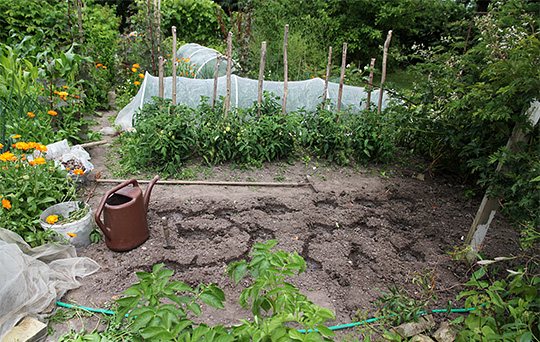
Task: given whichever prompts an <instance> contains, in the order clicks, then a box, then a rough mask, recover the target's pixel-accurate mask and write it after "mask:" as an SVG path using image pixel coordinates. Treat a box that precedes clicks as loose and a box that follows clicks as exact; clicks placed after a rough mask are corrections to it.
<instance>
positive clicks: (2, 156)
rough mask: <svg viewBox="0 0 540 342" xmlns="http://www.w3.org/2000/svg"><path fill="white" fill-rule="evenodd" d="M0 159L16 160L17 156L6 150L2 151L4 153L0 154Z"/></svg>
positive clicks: (6, 160)
mask: <svg viewBox="0 0 540 342" xmlns="http://www.w3.org/2000/svg"><path fill="white" fill-rule="evenodd" d="M0 160H2V161H5V162H8V161H15V160H17V157H15V155H14V154H13V153H11V152H9V151H7V152H4V153H2V154H0Z"/></svg>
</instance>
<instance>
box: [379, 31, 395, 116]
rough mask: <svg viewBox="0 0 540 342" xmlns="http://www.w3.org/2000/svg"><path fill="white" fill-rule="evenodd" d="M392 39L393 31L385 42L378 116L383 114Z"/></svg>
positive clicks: (389, 32)
mask: <svg viewBox="0 0 540 342" xmlns="http://www.w3.org/2000/svg"><path fill="white" fill-rule="evenodd" d="M391 39H392V30H390V31H388V36H386V41H385V42H384V50H383V60H382V75H381V87H380V89H379V106H378V108H377V114H379V115H380V114H381V111H382V99H383V94H384V82H385V81H386V58H387V57H388V46H390V40H391Z"/></svg>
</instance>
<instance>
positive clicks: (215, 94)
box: [212, 52, 221, 109]
mask: <svg viewBox="0 0 540 342" xmlns="http://www.w3.org/2000/svg"><path fill="white" fill-rule="evenodd" d="M216 54H217V56H216V70H214V94H213V95H212V109H214V107H215V106H216V97H217V83H218V76H219V62H221V54H220V53H219V52H216Z"/></svg>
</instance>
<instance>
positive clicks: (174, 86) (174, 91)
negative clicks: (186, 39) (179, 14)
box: [172, 26, 176, 106]
mask: <svg viewBox="0 0 540 342" xmlns="http://www.w3.org/2000/svg"><path fill="white" fill-rule="evenodd" d="M172 40H173V41H172V104H173V106H176V26H173V27H172Z"/></svg>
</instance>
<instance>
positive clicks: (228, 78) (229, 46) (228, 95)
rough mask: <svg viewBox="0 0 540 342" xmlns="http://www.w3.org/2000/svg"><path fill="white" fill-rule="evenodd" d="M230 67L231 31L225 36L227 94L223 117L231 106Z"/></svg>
mask: <svg viewBox="0 0 540 342" xmlns="http://www.w3.org/2000/svg"><path fill="white" fill-rule="evenodd" d="M231 67H232V32H229V36H228V38H227V96H226V97H225V117H227V114H229V108H230V106H231Z"/></svg>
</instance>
